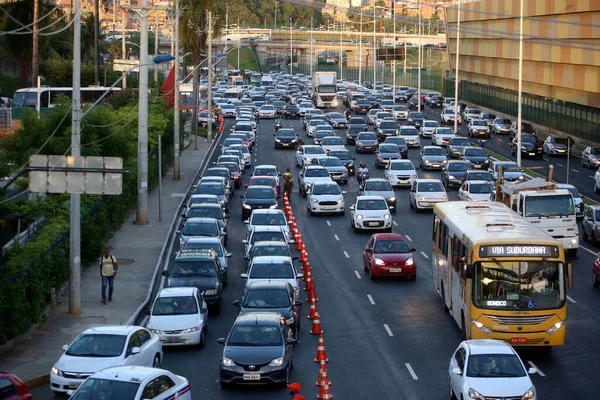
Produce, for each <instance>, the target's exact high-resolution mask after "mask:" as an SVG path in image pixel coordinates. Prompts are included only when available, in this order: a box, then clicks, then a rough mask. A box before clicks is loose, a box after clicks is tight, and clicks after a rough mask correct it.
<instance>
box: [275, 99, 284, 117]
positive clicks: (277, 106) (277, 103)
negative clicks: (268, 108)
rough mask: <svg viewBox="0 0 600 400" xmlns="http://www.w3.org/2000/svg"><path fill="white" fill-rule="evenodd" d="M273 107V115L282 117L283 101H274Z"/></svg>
mask: <svg viewBox="0 0 600 400" xmlns="http://www.w3.org/2000/svg"><path fill="white" fill-rule="evenodd" d="M273 107H275V114H277V115H283V107H285V101H281V100H277V101H274V102H273Z"/></svg>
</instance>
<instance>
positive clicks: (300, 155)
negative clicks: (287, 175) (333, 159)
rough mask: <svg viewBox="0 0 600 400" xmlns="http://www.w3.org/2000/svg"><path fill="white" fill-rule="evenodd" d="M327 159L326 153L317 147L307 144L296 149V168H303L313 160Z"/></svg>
mask: <svg viewBox="0 0 600 400" xmlns="http://www.w3.org/2000/svg"><path fill="white" fill-rule="evenodd" d="M323 157H327V152H326V151H325V150H324V149H323V148H322V147H321V146H318V145H314V144H309V145H305V146H300V147H298V150H296V167H299V168H303V167H305V166H306V165H308V164H310V162H311V161H312V160H313V159H315V158H316V159H319V158H323Z"/></svg>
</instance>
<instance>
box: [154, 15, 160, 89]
mask: <svg viewBox="0 0 600 400" xmlns="http://www.w3.org/2000/svg"><path fill="white" fill-rule="evenodd" d="M158 41H159V40H158V11H157V12H156V27H155V29H154V57H158ZM154 82H155V83H156V84H158V63H156V64H154Z"/></svg>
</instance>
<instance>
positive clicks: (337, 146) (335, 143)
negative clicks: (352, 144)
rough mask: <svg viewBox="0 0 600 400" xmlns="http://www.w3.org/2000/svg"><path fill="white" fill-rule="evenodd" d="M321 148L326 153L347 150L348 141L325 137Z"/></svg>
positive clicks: (336, 137)
mask: <svg viewBox="0 0 600 400" xmlns="http://www.w3.org/2000/svg"><path fill="white" fill-rule="evenodd" d="M321 147H322V148H323V150H325V152H326V153H328V152H330V151H332V150H346V141H345V140H344V139H342V138H341V137H339V136H325V137H324V138H323V141H322V142H321Z"/></svg>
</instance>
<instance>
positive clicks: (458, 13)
mask: <svg viewBox="0 0 600 400" xmlns="http://www.w3.org/2000/svg"><path fill="white" fill-rule="evenodd" d="M461 3H462V2H461V0H458V11H457V22H456V66H455V68H456V72H455V74H454V133H455V134H456V133H457V132H458V62H459V61H460V7H461Z"/></svg>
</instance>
